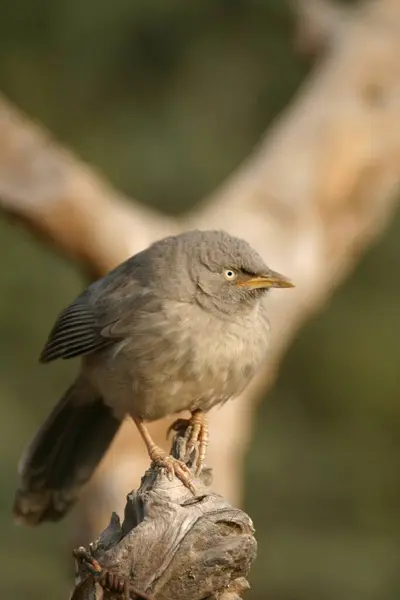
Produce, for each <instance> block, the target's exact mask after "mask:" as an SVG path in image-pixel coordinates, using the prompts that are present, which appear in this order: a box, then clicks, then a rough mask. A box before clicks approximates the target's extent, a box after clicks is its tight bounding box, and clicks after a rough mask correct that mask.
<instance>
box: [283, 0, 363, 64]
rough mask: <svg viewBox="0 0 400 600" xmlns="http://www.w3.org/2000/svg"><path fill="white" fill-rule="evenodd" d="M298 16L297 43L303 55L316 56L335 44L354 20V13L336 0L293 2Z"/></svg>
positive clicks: (296, 0)
mask: <svg viewBox="0 0 400 600" xmlns="http://www.w3.org/2000/svg"><path fill="white" fill-rule="evenodd" d="M292 4H293V7H294V11H295V15H296V30H295V43H296V47H297V48H298V49H299V51H300V52H302V53H303V54H311V55H313V54H316V53H318V52H319V51H320V50H321V49H322V48H325V47H326V46H328V45H330V44H332V43H334V40H335V39H336V38H337V36H339V35H341V33H342V31H343V28H344V27H345V26H346V24H347V23H348V21H349V20H350V19H351V18H352V15H353V11H352V10H351V9H350V8H349V7H348V6H343V5H341V4H339V3H338V2H335V1H334V0H293V1H292Z"/></svg>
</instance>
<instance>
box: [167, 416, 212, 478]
mask: <svg viewBox="0 0 400 600" xmlns="http://www.w3.org/2000/svg"><path fill="white" fill-rule="evenodd" d="M171 430H173V431H178V432H183V431H184V432H185V437H186V440H187V442H186V448H187V451H188V452H189V453H190V452H191V451H192V450H193V449H194V448H196V446H197V447H198V453H197V460H196V470H195V475H199V474H200V473H201V470H202V468H203V467H204V460H205V457H206V453H207V446H208V423H207V419H206V415H205V414H204V413H203V412H202V411H201V410H195V411H193V413H192V416H191V418H190V419H177V420H176V421H175V422H174V423H173V424H172V425H171V427H170V428H169V429H168V433H170V431H171Z"/></svg>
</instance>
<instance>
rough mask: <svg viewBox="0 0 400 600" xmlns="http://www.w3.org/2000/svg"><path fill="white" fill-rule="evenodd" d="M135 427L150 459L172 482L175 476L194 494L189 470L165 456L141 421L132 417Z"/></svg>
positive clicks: (183, 464)
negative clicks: (162, 469) (166, 473)
mask: <svg viewBox="0 0 400 600" xmlns="http://www.w3.org/2000/svg"><path fill="white" fill-rule="evenodd" d="M132 418H133V420H134V422H135V425H136V427H137V428H138V431H139V433H140V435H141V436H142V439H143V441H144V443H145V444H146V448H147V452H148V453H149V457H150V459H151V460H152V461H153V462H154V463H155V464H156V465H157V466H158V467H163V468H165V469H167V471H168V477H169V479H170V480H171V481H172V479H173V477H174V476H176V477H177V478H178V479H180V481H182V483H183V485H184V486H185V487H187V488H188V489H189V490H190V491H191V492H192V493H193V494H195V488H194V486H193V483H192V481H191V479H192V477H191V473H190V469H189V468H188V467H187V466H186V465H185V463H184V462H182V461H180V460H178V459H177V458H174V457H173V456H170V455H169V454H167V453H166V452H165V451H164V450H163V449H162V448H160V447H159V446H157V445H156V444H155V443H154V442H153V439H152V437H151V435H150V433H149V431H148V429H147V427H146V425H145V424H144V423H143V421H142V419H138V418H137V417H132Z"/></svg>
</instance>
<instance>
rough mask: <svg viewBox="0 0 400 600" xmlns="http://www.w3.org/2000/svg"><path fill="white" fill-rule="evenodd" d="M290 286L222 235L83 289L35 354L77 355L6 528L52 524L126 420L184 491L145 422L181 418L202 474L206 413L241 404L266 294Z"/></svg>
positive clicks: (265, 329) (264, 339)
mask: <svg viewBox="0 0 400 600" xmlns="http://www.w3.org/2000/svg"><path fill="white" fill-rule="evenodd" d="M293 286H294V284H293V283H292V281H291V280H290V279H288V278H287V277H285V276H283V275H281V274H280V273H277V272H275V271H273V270H271V269H270V268H269V267H267V265H266V264H265V262H264V260H263V259H262V258H261V256H260V255H259V254H258V253H257V252H256V251H255V250H254V249H253V248H252V247H251V246H250V245H249V244H248V243H247V242H246V241H245V240H243V239H241V238H238V237H234V236H232V235H230V234H228V233H227V232H225V231H222V230H211V231H200V230H194V231H186V232H183V233H180V234H178V235H172V236H169V237H166V238H164V239H161V240H158V241H156V242H154V243H153V244H151V245H150V246H149V247H148V248H146V249H145V250H143V251H141V252H138V253H137V254H135V255H134V256H132V257H130V258H128V259H127V260H126V261H124V262H122V263H121V264H120V265H119V266H117V267H116V268H114V269H113V270H111V271H110V272H109V273H107V274H106V275H105V276H104V277H102V278H100V279H98V280H96V281H94V282H93V283H91V284H90V285H89V286H88V287H87V288H86V289H85V290H84V291H83V292H82V293H81V294H80V295H79V296H78V297H77V298H76V299H75V300H74V301H73V302H72V303H71V304H70V305H69V306H67V307H66V308H65V309H64V310H63V311H62V312H61V313H60V314H59V316H58V318H57V319H56V321H55V324H54V326H53V328H52V329H51V331H50V334H49V336H48V339H47V342H46V344H45V346H44V348H43V350H42V353H41V355H40V359H39V360H40V362H42V363H49V362H51V361H54V360H56V359H71V358H74V357H80V369H79V372H78V374H77V377H76V379H75V381H74V382H73V383H72V385H71V386H70V387H69V388H68V389H67V391H66V392H65V394H64V395H63V396H62V398H61V400H59V402H58V403H57V404H56V405H55V407H54V408H53V410H52V411H51V412H50V414H49V415H48V417H47V418H46V419H45V421H44V422H43V424H42V425H41V427H40V428H39V429H38V431H37V433H36V435H35V436H34V437H33V439H32V441H31V442H30V443H29V444H28V445H27V448H26V449H25V451H24V453H23V454H22V457H21V459H20V462H19V465H18V472H19V482H18V487H17V490H16V493H15V498H14V503H13V509H12V510H13V516H14V520H15V521H16V522H18V523H23V524H27V525H38V524H39V523H41V522H43V521H58V520H59V519H61V518H62V517H63V516H64V514H65V513H66V512H67V511H68V510H69V509H70V507H71V506H72V505H73V504H74V503H75V502H76V501H77V500H78V498H79V496H80V492H81V489H82V487H83V486H84V484H85V483H86V482H87V481H88V480H89V479H90V477H91V476H92V474H93V472H94V470H95V468H96V467H97V465H98V463H99V462H100V461H101V459H102V457H103V455H104V454H105V452H106V451H107V449H108V447H109V445H110V444H111V442H112V440H113V438H114V436H115V435H116V433H117V431H118V430H119V428H120V426H121V423H122V422H123V420H124V419H125V418H126V417H127V416H128V417H131V418H132V419H133V421H134V422H135V424H136V426H137V429H138V431H139V433H140V435H141V437H142V438H143V441H144V443H145V445H146V448H147V451H148V454H149V458H150V459H151V461H153V463H155V464H157V465H158V466H160V467H162V468H165V469H166V470H167V472H168V475H169V476H170V477H173V476H177V477H178V479H180V480H181V481H182V482H183V483H184V485H186V487H188V488H189V489H191V490H192V491H193V489H194V486H193V481H192V475H191V472H190V471H189V469H188V467H187V466H186V464H185V463H184V462H183V461H179V460H177V459H175V458H173V457H172V456H170V455H168V454H167V453H166V452H164V450H162V449H161V448H159V447H158V446H156V444H155V443H154V441H153V440H152V438H151V435H150V433H149V431H148V429H147V426H146V423H148V422H152V421H156V420H158V419H161V418H163V417H166V416H169V415H175V414H177V413H180V412H182V411H190V414H191V417H190V419H189V424H190V425H191V434H190V439H189V447H192V446H193V445H194V444H195V443H196V442H197V443H198V445H199V447H200V450H199V458H198V462H197V471H196V472H197V473H198V472H200V470H201V468H202V467H203V464H204V458H205V455H206V448H207V443H208V428H207V413H208V411H209V410H210V409H211V408H212V407H213V406H215V405H217V404H223V403H225V402H227V401H228V400H229V399H231V398H234V397H235V396H238V395H239V394H241V392H242V391H243V390H244V389H245V387H246V386H247V385H248V384H249V382H250V381H251V379H252V378H253V376H254V375H255V373H256V372H257V370H258V369H259V367H260V366H261V365H262V363H263V361H264V359H265V358H266V355H267V352H268V348H269V345H270V324H269V320H268V314H267V308H266V305H265V302H264V296H265V294H266V292H268V290H270V289H271V288H289V287H293Z"/></svg>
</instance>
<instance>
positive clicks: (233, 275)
mask: <svg viewBox="0 0 400 600" xmlns="http://www.w3.org/2000/svg"><path fill="white" fill-rule="evenodd" d="M224 277H225V279H228V281H233V280H234V279H236V272H235V271H234V270H233V269H225V271H224Z"/></svg>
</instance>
